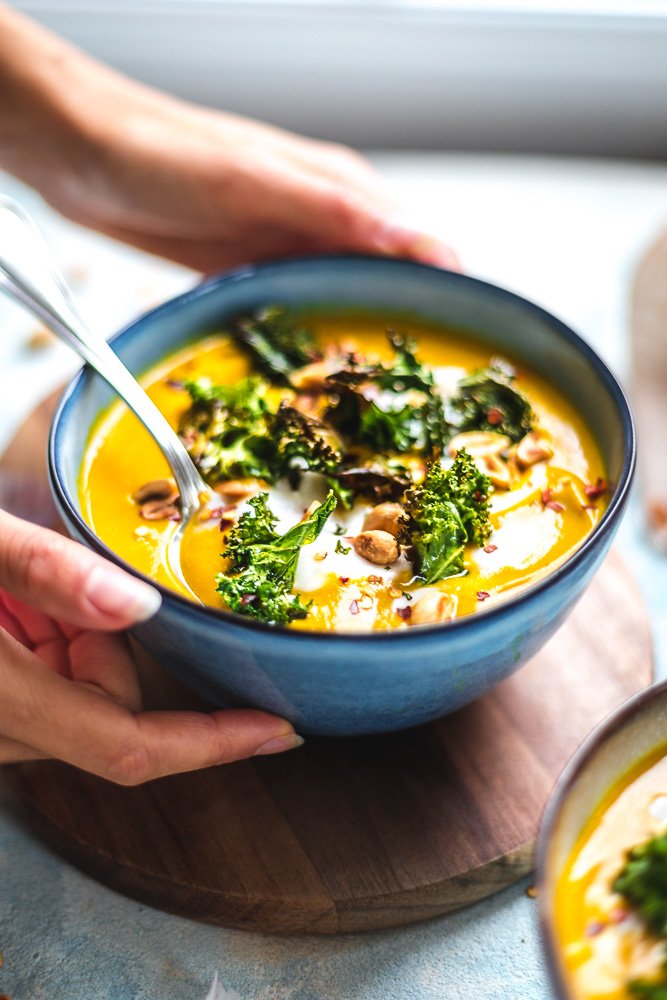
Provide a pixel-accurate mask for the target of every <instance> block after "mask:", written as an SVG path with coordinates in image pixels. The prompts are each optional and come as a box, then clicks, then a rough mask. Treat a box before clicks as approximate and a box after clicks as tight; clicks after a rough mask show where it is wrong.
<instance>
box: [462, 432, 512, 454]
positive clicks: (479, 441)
mask: <svg viewBox="0 0 667 1000" xmlns="http://www.w3.org/2000/svg"><path fill="white" fill-rule="evenodd" d="M511 443H512V442H511V441H510V439H509V438H508V437H507V435H506V434H496V432H495V431H464V432H463V433H462V434H457V435H456V436H455V437H453V438H452V440H451V441H450V442H449V446H448V450H449V454H450V455H451V456H452V458H456V455H457V454H458V452H459V451H461V449H462V448H465V450H466V451H467V452H468V454H469V455H470V456H471V458H479V457H483V456H486V455H499V454H500V452H501V451H504V450H505V448H509V446H510V444H511Z"/></svg>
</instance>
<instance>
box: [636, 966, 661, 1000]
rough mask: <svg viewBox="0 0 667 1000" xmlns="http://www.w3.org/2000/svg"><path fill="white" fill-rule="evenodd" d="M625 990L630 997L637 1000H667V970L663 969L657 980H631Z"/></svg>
mask: <svg viewBox="0 0 667 1000" xmlns="http://www.w3.org/2000/svg"><path fill="white" fill-rule="evenodd" d="M626 988H627V991H628V993H629V994H630V996H632V997H638V998H639V1000H667V968H664V967H663V971H662V975H661V976H660V978H659V979H655V980H653V979H633V980H631V981H630V982H629V983H628V984H627V987H626Z"/></svg>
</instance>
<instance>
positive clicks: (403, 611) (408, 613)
mask: <svg viewBox="0 0 667 1000" xmlns="http://www.w3.org/2000/svg"><path fill="white" fill-rule="evenodd" d="M396 614H397V615H398V617H399V618H402V619H403V621H404V622H407V621H408V619H409V618H411V617H412V608H410V607H408V605H407V604H406V605H405V607H404V608H396Z"/></svg>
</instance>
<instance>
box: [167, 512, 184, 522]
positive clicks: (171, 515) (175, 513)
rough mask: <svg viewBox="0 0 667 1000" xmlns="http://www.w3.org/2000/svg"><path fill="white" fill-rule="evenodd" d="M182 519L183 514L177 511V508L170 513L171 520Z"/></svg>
mask: <svg viewBox="0 0 667 1000" xmlns="http://www.w3.org/2000/svg"><path fill="white" fill-rule="evenodd" d="M180 519H181V515H180V514H179V513H178V511H177V510H176V511H174V513H173V514H170V515H169V520H170V521H180Z"/></svg>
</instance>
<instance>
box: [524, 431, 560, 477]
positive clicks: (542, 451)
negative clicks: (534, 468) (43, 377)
mask: <svg viewBox="0 0 667 1000" xmlns="http://www.w3.org/2000/svg"><path fill="white" fill-rule="evenodd" d="M553 453H554V450H553V448H552V447H551V445H550V444H549V442H548V441H547V440H546V438H543V437H541V435H540V434H538V433H537V432H536V431H529V432H528V434H526V435H525V436H524V437H522V438H521V440H520V441H519V443H518V444H517V446H516V460H517V462H518V463H519V465H521V466H522V467H523V468H524V469H526V468H528V466H530V465H535V463H536V462H543V461H544V460H545V459H548V458H551V457H552V456H553Z"/></svg>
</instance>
